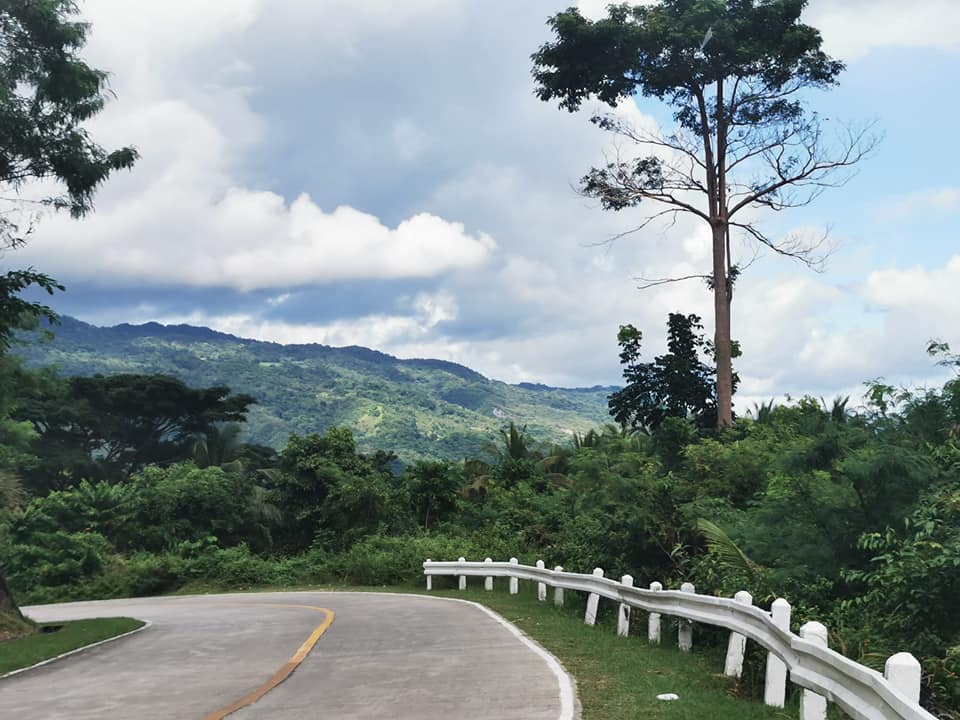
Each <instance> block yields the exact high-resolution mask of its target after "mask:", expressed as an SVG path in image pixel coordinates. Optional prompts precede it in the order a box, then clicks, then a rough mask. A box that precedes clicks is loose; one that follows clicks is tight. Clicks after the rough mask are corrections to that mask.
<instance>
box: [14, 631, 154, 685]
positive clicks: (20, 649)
mask: <svg viewBox="0 0 960 720" xmlns="http://www.w3.org/2000/svg"><path fill="white" fill-rule="evenodd" d="M142 625H143V622H142V621H140V620H134V619H133V618H125V617H120V618H95V619H92V620H72V621H68V622H63V623H50V624H48V625H40V626H39V629H38V632H36V633H34V634H32V635H28V636H26V637H21V638H17V639H16V640H6V641H4V642H0V675H3V674H5V673H8V672H11V671H13V670H19V669H20V668H24V667H28V666H30V665H33V664H34V663H38V662H41V661H43V660H48V659H50V658H52V657H56V656H57V655H60V654H62V653H65V652H70V651H71V650H76V649H77V648H80V647H83V646H84V645H89V644H91V643H95V642H99V641H101V640H106V639H107V638H111V637H114V636H116V635H122V634H123V633H125V632H130V631H131V630H135V629H136V628H138V627H141V626H142ZM57 626H60V629H59V630H56V629H54V628H56V627H57Z"/></svg>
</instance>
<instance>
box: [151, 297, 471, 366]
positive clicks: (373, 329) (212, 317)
mask: <svg viewBox="0 0 960 720" xmlns="http://www.w3.org/2000/svg"><path fill="white" fill-rule="evenodd" d="M409 307H410V310H412V312H411V313H410V314H406V315H383V314H372V315H366V316H363V317H358V318H353V319H350V320H338V321H335V322H331V323H325V324H310V323H291V322H285V321H283V320H275V319H267V318H263V317H261V316H258V315H256V314H252V313H234V314H223V315H216V314H209V313H206V312H202V311H198V312H193V313H187V314H179V315H166V316H161V317H156V315H155V314H151V315H150V317H149V319H155V320H156V321H157V322H160V323H162V324H165V325H178V324H182V323H186V324H188V325H203V326H206V327H209V328H213V329H214V330H217V331H219V332H224V333H229V334H231V335H236V336H238V337H244V338H256V339H259V340H266V341H270V342H277V343H282V344H308V343H319V344H321V345H331V346H334V347H343V346H347V345H362V346H364V347H372V348H377V349H379V350H383V351H385V352H391V348H393V347H403V346H404V345H406V344H409V343H416V342H418V341H420V340H421V339H422V338H424V337H426V336H428V335H429V334H430V333H431V332H433V331H434V330H435V329H436V328H437V327H438V326H440V325H442V324H443V323H445V322H447V321H450V320H454V319H456V317H457V302H456V298H455V297H454V296H453V295H451V294H450V293H447V292H443V291H441V292H438V293H434V294H430V293H418V294H417V295H416V296H415V297H414V298H413V299H412V301H410V303H409ZM146 319H147V318H140V321H141V322H142V321H144V320H146Z"/></svg>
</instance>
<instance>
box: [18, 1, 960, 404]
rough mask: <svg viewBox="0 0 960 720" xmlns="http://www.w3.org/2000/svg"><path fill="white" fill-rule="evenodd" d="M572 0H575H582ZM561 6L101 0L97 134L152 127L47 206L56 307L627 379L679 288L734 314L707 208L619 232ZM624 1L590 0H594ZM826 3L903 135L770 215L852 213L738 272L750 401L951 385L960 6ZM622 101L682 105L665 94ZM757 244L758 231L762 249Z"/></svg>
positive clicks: (828, 103) (825, 26) (593, 10)
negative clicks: (574, 74) (90, 202)
mask: <svg viewBox="0 0 960 720" xmlns="http://www.w3.org/2000/svg"><path fill="white" fill-rule="evenodd" d="M569 2H572V0H567V3H569ZM567 3H564V2H560V3H556V2H544V1H542V0H524V2H516V1H515V0H488V1H487V2H482V3H481V2H473V1H471V0H404V1H403V2H394V1H392V0H319V1H317V0H312V1H309V2H308V1H307V0H269V2H267V1H266V0H230V1H229V2H228V1H227V0H222V1H210V2H200V3H197V2H187V1H186V0H166V2H163V3H132V2H129V0H86V2H84V3H82V8H83V14H84V17H85V18H86V19H88V20H89V21H90V22H91V23H92V24H93V33H92V35H91V38H90V42H89V45H88V48H87V51H86V52H85V57H86V58H87V59H88V61H89V62H90V63H91V64H93V65H95V66H96V67H100V68H103V69H106V70H108V71H110V72H111V73H112V79H111V84H112V88H113V90H114V91H115V93H116V95H117V97H116V99H115V100H113V101H112V102H111V103H110V104H109V105H108V107H107V109H106V110H105V111H104V112H103V113H102V114H101V115H100V116H99V117H98V118H97V119H96V120H95V122H94V123H93V124H92V127H91V129H92V130H93V132H94V134H95V137H96V138H97V139H98V140H99V141H100V142H101V143H102V144H104V145H106V146H118V145H126V144H133V145H136V146H137V147H138V149H139V150H140V153H141V155H142V159H141V160H140V161H139V163H138V164H137V166H136V167H135V168H134V170H133V171H132V172H130V173H122V174H119V175H117V176H116V177H114V178H112V179H111V180H110V181H109V183H108V184H107V185H106V186H105V187H104V188H103V190H102V191H101V193H100V194H99V196H98V201H97V212H96V214H95V215H93V216H91V217H89V218H87V219H84V220H82V221H79V222H77V221H73V220H70V219H69V218H67V217H65V216H63V217H61V216H53V217H48V218H44V219H42V221H41V222H40V224H39V225H38V227H37V230H36V232H35V234H34V236H33V238H32V240H31V242H30V244H29V246H28V247H27V248H25V249H22V250H18V251H15V252H10V253H7V254H6V255H5V256H4V257H3V260H2V261H3V263H4V264H5V265H6V266H9V267H26V266H29V265H32V266H35V267H36V268H38V269H40V270H42V271H44V272H47V273H49V274H51V275H53V276H54V277H56V278H57V279H58V280H59V281H61V282H62V283H64V284H65V285H66V286H67V292H66V293H64V294H62V295H59V296H57V297H55V298H54V299H53V301H52V303H51V304H52V305H53V307H54V308H55V309H56V310H58V311H59V312H62V313H65V314H70V315H74V316H76V317H78V318H80V319H82V320H84V321H87V322H92V323H95V324H101V325H104V324H116V323H121V322H130V323H138V322H146V321H150V320H154V321H158V322H162V323H182V322H187V323H191V324H196V325H206V326H209V327H212V328H214V329H217V330H221V331H225V332H229V333H233V334H235V335H240V336H244V337H252V338H258V339H264V340H274V341H278V342H297V343H302V342H318V343H324V344H329V345H352V344H356V345H363V346H367V347H371V348H375V349H378V350H382V351H385V352H388V353H391V354H394V355H398V356H401V357H432V358H441V359H446V360H452V361H455V362H459V363H462V364H464V365H467V366H469V367H472V368H474V369H476V370H478V371H480V372H482V373H484V374H485V375H487V376H488V377H493V378H497V379H501V380H506V381H508V382H520V381H533V382H544V383H548V384H551V385H563V386H590V385H595V384H612V383H617V382H618V381H619V379H620V368H619V366H618V359H617V352H618V349H617V345H616V333H617V328H618V326H619V325H620V324H623V323H628V322H629V323H632V324H634V325H636V326H637V327H639V328H640V329H642V330H643V331H644V338H645V342H644V347H645V354H646V356H647V357H649V358H652V357H653V356H654V355H656V354H661V353H662V352H664V350H665V348H664V332H665V326H666V316H667V313H668V312H672V311H679V312H684V313H691V312H695V313H698V314H700V315H702V316H703V317H704V321H705V325H706V326H707V331H708V332H712V328H711V323H712V319H711V310H710V308H711V297H710V294H709V293H708V291H707V289H706V288H705V287H704V285H703V284H702V283H701V282H699V281H690V282H687V283H682V284H673V285H666V286H661V287H657V288H654V289H650V290H645V291H640V290H638V289H637V285H638V281H637V278H638V277H664V276H675V275H687V274H691V273H702V272H707V271H708V270H709V237H708V232H707V228H706V227H705V226H703V227H700V226H698V225H697V224H695V223H693V222H692V221H681V222H679V223H678V224H677V225H676V226H674V227H672V228H670V229H664V228H662V227H654V228H651V229H649V230H647V231H644V232H641V233H637V234H634V235H631V236H629V237H626V238H623V239H621V240H618V241H616V242H614V243H612V244H611V243H608V242H605V241H607V240H608V239H609V238H610V237H611V236H613V235H615V234H617V233H619V232H622V231H623V230H625V229H628V228H630V227H632V226H633V225H636V223H637V220H638V216H632V217H631V215H630V214H628V213H616V214H615V213H609V212H604V211H602V210H601V209H600V208H599V207H597V205H596V203H593V202H591V201H588V200H585V199H584V198H581V197H579V196H577V195H576V194H575V193H574V192H573V190H572V189H571V186H572V185H573V184H575V183H576V181H577V179H578V178H579V177H581V176H582V175H583V174H584V173H585V172H586V170H587V169H589V167H590V166H591V165H594V164H598V163H601V162H603V158H604V151H605V150H609V148H610V145H611V140H612V138H611V137H610V136H608V135H607V134H606V133H604V132H603V131H601V130H599V129H597V128H595V127H593V126H592V125H591V124H590V123H589V122H588V117H589V116H590V114H591V111H593V110H595V109H596V108H597V107H598V106H596V105H592V104H589V103H588V104H587V106H586V107H585V108H584V110H583V111H581V112H579V113H576V114H570V113H567V112H566V111H561V110H558V109H557V107H556V106H555V105H553V104H547V103H543V102H541V101H539V100H537V99H536V98H535V97H534V95H533V81H532V79H531V76H530V59H529V56H530V54H531V53H532V52H533V51H534V50H535V49H536V48H537V47H538V46H539V45H540V44H542V43H543V42H545V41H547V40H548V39H550V35H549V31H548V28H547V27H546V24H545V21H546V19H547V17H549V16H550V15H551V14H553V13H555V12H557V11H559V10H561V9H563V7H564V6H565V4H567ZM605 4H606V3H605V2H594V1H593V0H591V1H589V2H587V1H586V0H582V1H581V3H580V7H581V8H582V10H583V11H584V13H585V14H588V15H591V16H598V15H600V14H602V7H603V6H604V5H605ZM805 21H806V22H808V23H810V24H812V25H814V26H816V27H818V28H820V30H821V31H822V33H823V37H824V42H825V49H826V50H827V51H828V52H829V53H830V54H832V55H833V56H835V57H838V58H840V59H842V60H844V61H846V62H847V64H848V69H847V71H846V72H845V73H844V74H843V75H842V76H841V78H840V85H839V87H837V88H835V89H833V90H831V91H830V92H828V93H822V94H818V95H817V96H816V97H815V98H814V101H815V107H816V108H817V109H819V110H821V111H822V113H823V114H824V115H825V116H827V117H830V118H835V119H840V120H846V121H853V122H857V121H869V120H874V119H875V120H876V121H877V127H878V128H879V130H880V131H881V132H882V133H883V135H884V138H883V141H882V143H881V145H880V147H879V149H878V151H877V153H876V155H875V156H874V157H873V158H871V159H869V160H868V161H866V162H865V163H863V164H862V166H861V167H860V168H859V173H858V174H857V175H856V177H854V178H853V179H852V180H851V181H850V182H849V183H848V184H847V185H846V186H844V187H842V188H839V189H835V190H831V191H829V192H828V193H827V194H825V195H824V196H822V197H821V198H820V199H819V200H817V201H816V202H815V203H814V204H813V205H812V206H810V207H807V208H803V209H800V210H796V211H792V212H788V213H786V214H783V215H781V216H777V217H772V218H769V219H764V220H762V222H763V223H764V225H763V227H764V228H765V229H767V230H768V231H770V232H771V233H773V234H782V233H787V232H792V231H798V230H801V231H805V232H816V231H817V230H818V229H822V228H825V227H829V228H830V232H831V237H832V238H833V240H834V241H836V242H837V243H838V245H839V247H838V249H837V251H836V252H835V253H834V254H833V256H832V257H831V258H830V260H829V262H828V264H827V267H826V270H825V272H823V273H822V274H817V273H814V272H812V271H810V270H808V269H806V268H804V267H803V266H801V265H798V264H796V263H794V262H791V261H789V260H787V259H784V258H780V257H775V256H770V255H763V254H761V255H760V256H759V258H758V259H757V261H756V262H754V263H753V264H752V265H751V266H750V268H749V269H748V270H747V271H746V273H745V274H744V276H743V277H742V279H741V280H740V282H739V283H738V288H737V294H736V298H735V301H734V307H733V335H734V337H736V338H738V339H739V340H740V343H741V346H742V348H743V352H744V355H743V357H742V358H741V359H740V360H739V361H738V365H737V368H738V371H739V373H740V375H741V378H742V385H741V390H740V394H739V396H738V399H737V404H738V406H739V407H740V408H744V407H749V405H750V403H751V402H754V401H757V400H761V399H764V398H769V397H778V396H783V395H784V394H790V395H792V396H794V397H796V396H797V395H802V394H805V393H809V394H813V395H816V396H821V395H822V396H825V397H830V396H832V395H835V394H838V393H843V394H852V395H853V396H854V398H853V399H854V402H853V404H856V402H857V401H859V399H860V396H861V395H862V389H861V387H862V386H861V383H862V382H863V381H864V380H868V379H872V378H875V377H879V376H883V377H885V378H886V379H887V380H888V381H892V382H894V383H907V384H915V383H930V382H935V381H937V380H938V379H939V378H941V377H942V376H941V374H940V373H939V372H938V369H937V368H936V367H935V366H934V365H933V363H932V362H931V361H930V359H929V358H928V357H927V356H926V355H925V352H924V349H925V346H926V342H927V340H929V339H930V338H940V339H943V340H946V341H948V342H952V343H953V345H954V349H958V350H960V302H958V301H957V298H958V297H960V292H958V290H957V288H958V287H960V243H958V237H957V231H956V224H957V221H958V220H960V180H958V174H957V167H958V164H960V150H958V149H957V147H958V146H957V145H956V143H955V142H954V141H953V137H954V134H955V132H956V131H955V125H956V118H957V116H958V114H960V100H958V99H957V97H956V95H955V94H954V92H953V87H952V85H953V78H954V77H955V76H956V75H957V73H958V71H960V4H957V3H956V2H955V0H916V1H915V2H913V3H911V4H910V5H909V6H904V5H903V4H902V3H901V2H899V1H898V0H812V2H811V3H810V7H809V9H808V11H807V13H806V16H805ZM617 112H618V113H620V114H622V115H624V116H625V117H627V118H629V119H631V120H632V121H634V122H637V123H657V122H668V121H669V114H668V113H666V112H665V111H664V109H663V107H662V106H658V105H657V104H656V103H651V102H650V101H647V100H644V99H642V98H641V99H639V100H638V101H637V102H636V103H633V102H628V103H625V104H624V105H622V106H621V107H620V108H618V110H617ZM736 252H738V253H739V254H740V256H741V257H746V258H749V257H751V256H752V255H753V252H754V250H753V248H751V247H750V246H746V245H744V246H741V247H740V248H739V249H737V250H736Z"/></svg>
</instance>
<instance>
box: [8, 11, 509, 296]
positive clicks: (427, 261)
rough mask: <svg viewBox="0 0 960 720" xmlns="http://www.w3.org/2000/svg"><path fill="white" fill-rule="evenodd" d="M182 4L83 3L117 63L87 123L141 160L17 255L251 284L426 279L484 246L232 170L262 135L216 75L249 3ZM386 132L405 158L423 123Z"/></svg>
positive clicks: (94, 53)
mask: <svg viewBox="0 0 960 720" xmlns="http://www.w3.org/2000/svg"><path fill="white" fill-rule="evenodd" d="M183 4H184V3H183V1H182V0H177V1H176V2H174V3H168V4H162V5H156V6H153V5H150V6H149V8H147V7H146V6H144V7H140V6H137V9H136V10H133V9H131V6H130V4H129V3H118V2H111V1H109V0H98V1H95V2H92V3H91V4H90V6H89V7H88V8H87V11H88V13H89V15H88V16H89V17H90V18H91V19H92V20H93V21H94V22H95V23H96V29H97V33H98V34H96V35H95V36H94V42H91V45H90V47H89V51H90V60H91V62H92V63H94V64H98V63H105V64H106V65H105V66H107V67H110V66H122V67H123V68H124V71H123V73H122V74H121V75H118V76H117V79H118V82H116V83H115V86H116V87H117V90H118V93H119V94H120V98H119V100H118V101H116V102H113V103H111V104H110V105H109V106H108V109H107V110H106V111H105V112H104V113H103V114H102V115H101V116H99V117H98V118H97V121H96V123H95V124H94V126H93V131H94V133H95V135H96V137H97V139H98V140H99V141H100V142H102V143H103V144H105V145H107V146H108V147H115V146H116V145H120V144H133V145H135V146H137V147H138V148H139V149H140V151H141V153H142V158H141V160H140V161H139V162H138V163H137V165H136V167H135V169H134V171H133V172H131V173H120V174H118V175H116V176H115V177H113V178H111V181H110V182H109V183H108V184H107V185H106V186H105V187H104V189H103V191H102V192H101V193H100V196H99V197H98V208H97V213H96V214H95V215H93V216H91V217H90V218H87V219H85V220H83V221H81V222H76V221H73V220H70V219H69V218H66V217H54V218H50V219H49V220H47V221H45V222H44V223H42V225H41V226H40V228H39V230H38V232H37V234H36V237H35V239H34V241H33V242H32V243H31V244H30V245H29V247H27V248H26V249H25V250H24V251H23V252H22V255H21V256H20V258H22V261H23V262H25V263H34V264H36V265H38V266H42V267H43V268H44V270H45V271H48V272H50V273H51V274H53V275H55V276H56V277H58V278H60V279H63V280H66V281H74V280H85V281H89V282H95V283H98V284H102V285H124V284H126V285H129V284H131V283H143V282H147V283H150V284H155V285H164V284H167V285H191V286H197V287H226V288H234V289H239V290H251V289H256V288H281V287H286V286H291V285H304V284H309V283H317V282H333V281H337V280H343V279H355V278H423V277H432V276H436V275H442V274H443V273H447V272H450V271H452V270H458V269H472V268H477V267H479V266H480V265H482V264H483V263H484V262H485V261H486V260H487V259H488V257H489V256H490V255H491V254H492V253H493V251H494V249H495V243H494V241H493V240H492V239H491V238H490V237H489V236H488V235H485V234H482V233H480V234H471V233H469V232H467V230H466V229H465V227H464V226H463V224H461V223H457V222H450V221H448V220H445V219H443V218H442V217H439V216H437V215H435V214H431V213H428V212H422V211H421V212H414V213H412V214H410V215H409V216H408V217H406V219H403V220H401V221H399V222H397V223H396V224H395V225H394V226H392V227H391V226H387V225H386V224H384V223H382V222H381V221H380V220H379V219H378V218H377V217H376V216H375V215H373V214H370V213H366V212H363V211H361V210H358V209H355V208H352V207H349V206H346V205H340V206H336V207H333V208H330V209H324V208H321V207H319V206H318V205H317V204H316V203H315V202H313V201H312V200H311V198H310V197H309V196H308V195H307V194H306V193H302V194H300V195H299V197H297V198H296V199H294V200H293V201H292V202H289V203H288V202H287V201H285V199H284V198H283V197H282V196H281V195H279V194H277V193H276V192H273V191H272V190H270V189H268V188H264V187H258V186H257V185H253V184H250V183H248V182H245V178H243V177H242V175H243V172H242V170H241V168H242V162H243V158H244V156H245V155H246V154H248V153H250V152H252V151H253V150H254V149H255V148H256V146H257V144H258V143H259V142H261V141H262V139H263V132H264V119H263V118H261V117H260V116H258V115H257V114H256V113H254V112H253V111H252V109H251V107H250V103H249V90H248V88H246V87H245V86H243V85H229V84H227V85H223V84H219V82H220V81H221V80H223V78H224V76H226V77H227V79H229V77H230V76H232V75H236V74H237V72H238V71H239V73H240V75H241V76H242V75H244V74H245V68H247V67H250V66H249V64H248V63H246V62H245V61H243V60H242V59H240V58H238V57H237V56H236V54H235V51H234V49H233V48H232V45H231V43H232V42H235V41H236V40H237V39H238V38H239V37H240V36H241V35H242V33H243V32H244V31H246V30H247V29H249V27H250V26H251V24H252V23H254V21H255V20H256V19H257V16H258V13H259V12H260V11H261V10H262V9H263V3H261V2H258V1H256V0H243V1H242V2H238V3H236V4H233V3H231V4H230V6H229V7H227V6H226V5H221V4H217V3H213V4H207V5H205V6H204V8H202V9H200V10H198V12H196V13H193V12H191V13H186V12H180V10H181V9H182V8H180V6H181V5H183ZM419 6H422V7H421V8H420V9H421V10H422V11H426V10H427V9H428V8H429V7H432V5H431V3H430V2H427V0H422V2H420V3H419ZM409 10H410V9H409V8H408V11H409ZM340 11H341V12H343V11H344V8H342V7H341V8H340ZM394 21H398V18H397V17H394V20H393V21H392V22H394ZM107 38H109V39H110V40H111V42H106V39H107ZM158 38H159V39H158ZM161 40H162V41H163V42H161ZM198 53H199V54H201V55H204V56H205V57H206V60H205V64H204V68H205V70H204V74H203V75H200V76H199V77H195V76H192V75H191V72H190V70H189V68H190V67H192V66H191V65H190V64H189V62H188V61H190V60H191V59H193V58H194V56H195V55H197V54H198ZM395 140H396V142H397V143H398V145H397V151H398V152H399V153H400V154H401V155H404V156H405V157H406V158H407V159H412V158H413V156H414V155H416V154H418V153H419V152H420V151H421V150H422V148H423V147H424V146H425V144H426V136H425V135H424V133H423V131H422V130H420V129H418V128H417V127H416V125H414V124H413V123H412V122H410V121H403V120H402V121H400V122H398V124H397V126H396V133H395Z"/></svg>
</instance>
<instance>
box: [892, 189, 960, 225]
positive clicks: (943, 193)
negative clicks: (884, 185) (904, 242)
mask: <svg viewBox="0 0 960 720" xmlns="http://www.w3.org/2000/svg"><path fill="white" fill-rule="evenodd" d="M954 210H960V187H941V188H929V189H927V190H920V191H917V192H913V193H910V194H909V195H906V196H904V197H902V198H899V199H897V200H894V201H893V202H892V203H889V204H888V205H887V207H886V209H885V210H884V211H883V212H884V214H885V215H886V216H888V217H891V218H903V217H907V216H909V215H912V214H914V213H916V212H921V211H934V212H952V211H954Z"/></svg>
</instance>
